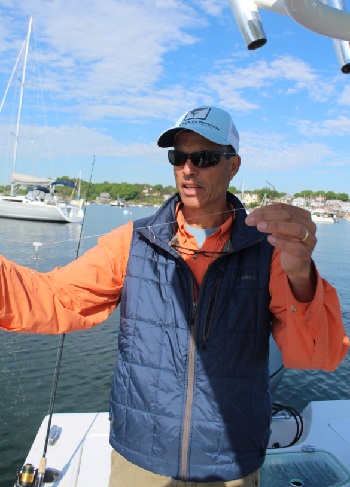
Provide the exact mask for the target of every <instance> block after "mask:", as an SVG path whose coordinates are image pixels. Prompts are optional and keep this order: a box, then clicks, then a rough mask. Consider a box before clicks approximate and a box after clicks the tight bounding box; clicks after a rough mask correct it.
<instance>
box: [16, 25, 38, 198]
mask: <svg viewBox="0 0 350 487" xmlns="http://www.w3.org/2000/svg"><path fill="white" fill-rule="evenodd" d="M32 23H33V17H30V19H29V26H28V33H27V38H26V46H25V52H24V61H23V70H22V79H21V89H20V94H19V104H18V114H17V125H16V133H15V147H14V151H13V161H12V173H14V172H15V167H16V159H17V147H18V138H19V126H20V122H21V111H22V100H23V91H24V83H25V78H26V70H27V59H28V50H29V40H30V34H31V31H32ZM14 190H15V185H14V183H11V196H13V195H14Z"/></svg>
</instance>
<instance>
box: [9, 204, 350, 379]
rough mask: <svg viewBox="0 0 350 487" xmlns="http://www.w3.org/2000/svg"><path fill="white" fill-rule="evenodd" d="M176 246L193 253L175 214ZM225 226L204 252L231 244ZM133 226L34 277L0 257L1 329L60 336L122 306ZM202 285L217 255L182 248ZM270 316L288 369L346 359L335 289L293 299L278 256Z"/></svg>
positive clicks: (321, 283) (323, 286)
mask: <svg viewBox="0 0 350 487" xmlns="http://www.w3.org/2000/svg"><path fill="white" fill-rule="evenodd" d="M177 221H178V233H177V236H178V245H179V247H183V248H184V249H198V245H197V243H196V241H195V239H194V237H193V236H192V235H191V234H190V233H188V231H187V230H186V228H185V221H184V218H183V215H182V212H181V211H179V212H178V215H177ZM230 226H231V219H229V220H227V221H226V222H225V223H224V224H223V225H222V226H221V227H220V228H219V229H218V230H217V231H216V232H215V233H214V234H213V235H211V236H209V237H208V238H207V239H206V240H205V242H204V244H203V247H202V250H206V251H208V252H220V251H222V249H223V247H224V245H225V242H226V241H227V239H228V236H229V232H230ZM132 233H133V224H132V222H129V223H128V224H126V225H124V226H122V227H120V228H118V229H116V230H113V231H112V232H110V233H109V234H107V235H105V236H103V237H100V238H99V241H98V245H97V246H96V247H94V248H93V249H91V250H89V251H87V252H86V253H85V254H84V255H83V256H82V257H80V258H79V259H77V260H75V261H73V262H72V263H70V264H68V265H67V266H65V267H62V268H56V269H54V270H53V271H51V272H48V273H38V272H35V271H33V270H32V269H28V268H25V267H22V266H19V265H17V264H14V263H13V262H11V261H8V260H7V259H5V258H1V259H0V328H3V329H6V330H11V331H16V332H19V333H25V332H27V333H31V332H32V333H49V334H52V333H65V332H70V331H75V330H81V329H87V328H91V327H93V326H95V325H97V324H99V323H101V322H103V321H104V320H106V319H107V317H108V316H109V315H110V313H112V311H113V310H114V309H115V308H116V306H117V305H118V304H119V301H120V295H121V290H122V288H123V283H124V278H125V273H126V266H127V262H128V257H129V249H130V243H131V239H132ZM179 251H180V253H181V256H182V257H183V258H184V259H185V260H186V262H187V263H188V265H189V266H190V268H191V269H192V271H193V273H194V275H195V277H196V279H197V282H198V283H199V284H200V283H201V281H202V279H203V276H204V274H205V271H206V269H207V267H208V265H209V264H210V262H211V261H212V260H213V259H215V256H214V255H212V256H208V255H210V254H206V255H202V254H193V253H192V252H189V251H188V250H183V251H181V249H180V250H179ZM270 295H271V303H270V310H271V312H272V313H273V315H274V319H273V328H272V330H273V335H274V338H275V340H276V342H277V344H278V346H279V348H280V349H281V351H282V355H283V361H284V364H285V366H286V367H291V368H316V369H324V370H330V371H331V370H334V369H335V368H336V367H337V366H338V365H339V363H340V362H341V361H342V360H343V359H344V357H345V356H346V354H347V351H348V348H349V340H348V338H347V336H346V334H345V329H344V326H343V323H342V317H341V310H340V305H339V301H338V297H337V294H336V291H335V289H334V288H333V287H332V286H331V285H330V284H329V283H328V282H327V281H326V280H324V279H322V278H321V277H320V276H319V275H317V289H316V294H315V297H314V299H313V301H312V302H311V303H308V304H305V303H299V302H298V301H296V299H295V298H294V296H293V294H292V292H291V289H290V287H289V284H288V279H287V276H286V274H285V273H284V271H283V269H282V268H281V265H280V258H279V252H278V251H276V250H275V252H274V254H273V258H272V262H271V273H270Z"/></svg>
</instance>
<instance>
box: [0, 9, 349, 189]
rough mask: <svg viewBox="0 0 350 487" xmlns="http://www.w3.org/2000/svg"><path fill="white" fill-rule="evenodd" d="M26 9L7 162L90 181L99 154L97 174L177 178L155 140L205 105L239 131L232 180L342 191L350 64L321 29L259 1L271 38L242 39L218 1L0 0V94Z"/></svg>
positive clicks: (6, 171)
mask: <svg viewBox="0 0 350 487" xmlns="http://www.w3.org/2000/svg"><path fill="white" fill-rule="evenodd" d="M346 5H347V8H348V10H350V5H349V0H347V2H346ZM29 16H33V17H34V25H33V36H32V41H31V49H30V57H29V59H28V69H27V84H26V90H25V95H24V100H23V110H22V123H21V138H20V139H19V145H18V158H17V166H16V170H17V172H22V173H29V174H32V173H35V174H36V175H38V176H42V177H56V176H61V175H68V176H70V177H78V176H79V174H80V173H81V175H82V178H83V179H85V180H89V179H90V176H91V171H92V161H93V158H94V157H95V165H94V170H93V176H92V181H93V182H102V181H111V182H123V181H125V182H130V183H134V182H138V183H149V184H159V183H160V184H163V185H164V186H167V185H169V184H171V185H173V181H174V180H173V172H172V167H171V166H170V164H169V163H168V162H167V155H166V150H165V149H160V148H158V147H157V145H156V141H157V138H158V136H159V135H160V133H161V132H163V131H164V130H165V129H167V128H168V127H170V126H172V125H173V123H174V122H175V121H176V119H177V118H178V117H179V116H180V115H181V114H182V113H184V112H185V111H186V110H187V109H191V108H194V107H196V106H200V105H204V104H209V105H217V106H220V107H222V108H225V109H227V110H228V111H229V112H230V113H231V114H232V117H233V119H234V121H235V123H236V125H237V128H238V130H239V132H240V135H241V143H240V147H241V148H240V155H241V157H242V166H241V169H240V171H239V173H238V174H237V176H236V178H235V180H234V182H233V184H234V185H235V186H236V187H237V188H240V187H241V186H242V184H244V187H245V189H250V190H253V189H256V188H262V187H264V186H268V184H267V183H266V181H269V182H270V183H272V184H273V185H274V186H275V188H276V190H277V191H284V192H287V193H295V192H297V191H300V190H303V189H311V190H313V191H317V190H326V191H327V190H331V191H334V192H337V193H340V192H345V193H348V194H350V151H349V147H350V74H349V75H344V74H342V73H341V71H340V67H339V64H338V61H337V58H336V55H335V52H334V49H333V43H332V40H331V39H329V38H328V37H325V36H321V35H319V34H316V33H314V32H311V31H309V30H307V29H305V28H303V27H301V26H299V25H298V24H297V23H295V22H294V21H293V20H292V19H291V18H289V17H288V16H284V15H280V14H277V13H275V12H271V11H267V10H264V9H260V16H261V19H262V22H263V25H264V30H265V33H266V35H267V39H268V41H267V44H266V45H265V46H264V47H262V48H261V49H258V50H256V51H248V50H247V49H246V46H245V43H244V41H243V39H242V37H241V34H240V32H239V30H238V27H237V25H236V23H235V21H234V18H233V15H232V12H231V9H230V7H229V3H228V1H227V0H218V1H214V0H186V1H180V0H147V1H145V0H132V1H130V0H126V1H122V0H99V1H98V2H97V1H96V0H94V1H91V0H85V1H84V2H82V1H81V0H70V1H69V2H67V1H65V2H64V1H63V0H51V1H48V0H26V1H23V0H0V98H2V97H3V94H4V92H5V89H6V86H7V83H8V80H9V78H10V75H11V71H12V69H13V67H14V64H15V61H16V58H17V55H18V52H19V49H20V46H21V44H22V42H23V40H24V38H25V35H26V32H27V27H28V19H29ZM39 68H40V71H39ZM38 73H40V82H38V81H37V80H36V79H37V74H38ZM19 76H20V75H19ZM38 86H40V87H41V94H40V95H39V96H38V95H37V94H36V95H34V93H35V92H37V91H38V90H37V89H36V88H37V87H38ZM16 90H17V91H16ZM16 94H17V95H18V83H17V87H16V86H14V87H13V88H11V90H9V93H8V96H7V98H6V101H5V104H4V107H3V110H2V112H1V113H0V165H1V166H0V167H1V171H0V184H5V183H7V182H8V181H9V178H10V173H11V164H12V163H11V157H12V152H13V143H14V137H13V135H11V132H14V130H15V129H14V122H15V120H16V108H15V99H16ZM34 96H35V97H38V98H37V99H36V100H34ZM35 104H36V105H37V107H36V108H35V110H34V105H35ZM38 107H39V108H38ZM44 107H45V110H44ZM34 111H35V112H36V113H37V115H38V116H37V118H34V116H33V113H34Z"/></svg>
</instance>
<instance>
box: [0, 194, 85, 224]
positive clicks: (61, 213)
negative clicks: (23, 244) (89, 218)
mask: <svg viewBox="0 0 350 487" xmlns="http://www.w3.org/2000/svg"><path fill="white" fill-rule="evenodd" d="M0 218H11V219H15V220H32V221H43V222H52V223H81V222H82V221H83V218H84V210H83V209H82V208H79V207H78V206H73V205H63V206H57V205H50V204H47V203H45V202H40V201H30V200H26V199H25V198H23V197H22V198H21V197H0Z"/></svg>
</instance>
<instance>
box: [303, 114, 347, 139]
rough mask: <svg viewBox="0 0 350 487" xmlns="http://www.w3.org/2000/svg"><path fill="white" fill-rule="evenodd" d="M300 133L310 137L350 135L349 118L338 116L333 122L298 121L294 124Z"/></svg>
mask: <svg viewBox="0 0 350 487" xmlns="http://www.w3.org/2000/svg"><path fill="white" fill-rule="evenodd" d="M295 125H296V126H297V128H298V130H299V131H300V133H302V134H304V135H307V136H309V137H312V136H323V137H324V136H326V137H327V136H344V135H350V117H344V116H339V117H337V118H335V119H333V120H331V119H328V120H322V121H312V120H298V121H296V122H295Z"/></svg>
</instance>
